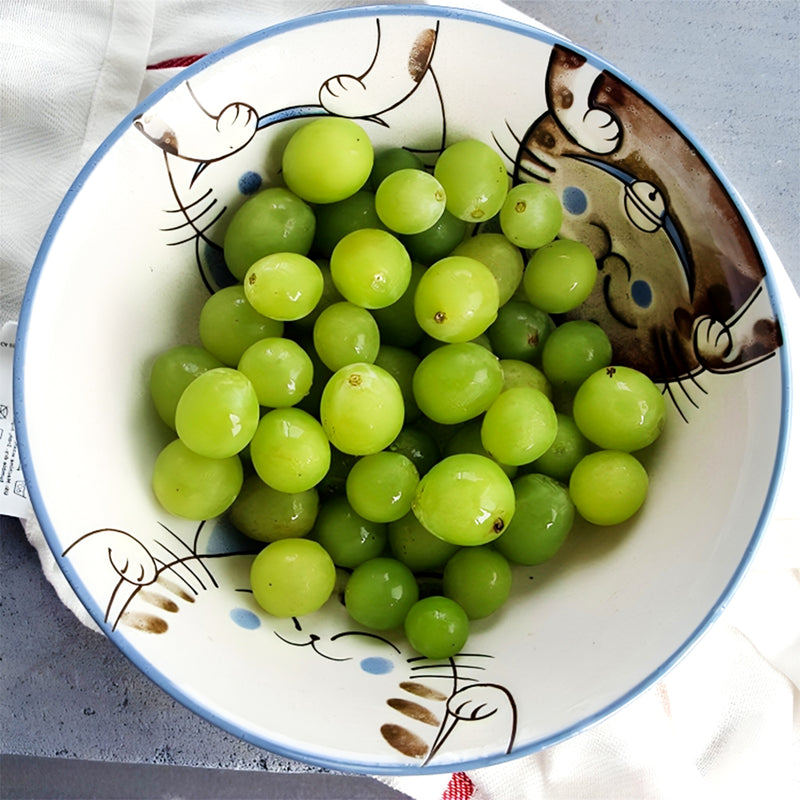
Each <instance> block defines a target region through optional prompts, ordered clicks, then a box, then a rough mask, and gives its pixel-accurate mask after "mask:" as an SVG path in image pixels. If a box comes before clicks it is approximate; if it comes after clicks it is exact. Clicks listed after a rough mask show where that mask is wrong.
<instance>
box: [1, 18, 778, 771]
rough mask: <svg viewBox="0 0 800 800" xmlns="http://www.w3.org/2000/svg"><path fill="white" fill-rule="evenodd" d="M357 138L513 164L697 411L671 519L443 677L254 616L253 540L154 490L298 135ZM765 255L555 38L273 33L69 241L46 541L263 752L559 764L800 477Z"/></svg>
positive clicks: (651, 105) (314, 625)
mask: <svg viewBox="0 0 800 800" xmlns="http://www.w3.org/2000/svg"><path fill="white" fill-rule="evenodd" d="M509 63H513V64H514V65H515V68H514V69H513V70H509V69H507V67H506V65H507V64H509ZM327 113H331V114H339V115H345V116H351V117H355V118H357V119H358V120H359V121H360V122H361V124H362V125H363V126H364V127H365V129H366V130H367V131H368V133H369V135H370V137H371V138H372V139H373V142H374V143H375V145H376V147H382V146H387V145H390V144H391V145H397V144H402V145H404V146H407V147H411V148H415V149H420V150H427V151H431V152H432V153H435V152H438V151H439V150H440V149H441V147H442V144H443V143H445V142H447V143H449V142H452V141H456V140H458V139H462V138H465V137H472V138H479V139H483V140H484V141H486V142H488V143H492V144H495V145H496V146H497V148H498V149H499V150H500V151H501V152H502V153H503V154H505V156H506V158H507V163H508V167H509V172H510V173H513V174H514V175H515V176H516V177H517V178H518V179H524V180H539V179H546V180H548V181H549V182H550V183H551V185H552V186H553V187H554V188H556V189H557V190H558V191H559V192H561V193H562V198H563V200H564V204H565V207H566V209H567V212H568V213H567V214H566V215H565V217H566V222H565V227H564V230H563V231H562V233H564V234H565V235H571V236H575V238H581V237H583V238H584V239H587V237H588V239H587V241H589V242H590V243H591V244H592V246H593V247H595V248H596V253H597V255H598V257H599V262H598V264H599V268H600V280H599V281H598V287H599V288H598V293H597V294H596V295H595V296H594V298H593V299H592V300H590V301H589V303H588V304H587V305H586V309H588V311H587V313H588V315H589V316H590V317H591V318H596V319H598V320H601V321H602V324H603V325H604V326H605V327H606V329H607V330H608V332H609V334H610V335H611V338H612V341H613V342H614V345H615V360H616V361H617V362H618V363H630V364H632V365H634V366H638V367H639V368H641V369H643V370H645V371H647V372H648V373H649V374H651V376H652V377H653V378H654V379H655V380H656V381H657V382H659V383H660V384H662V385H663V386H664V389H665V392H666V394H667V397H668V399H669V401H670V402H669V403H668V407H669V412H668V421H667V428H666V432H665V434H664V436H663V437H662V440H661V441H660V442H659V443H658V445H657V447H655V448H651V449H650V452H648V453H646V454H645V455H644V459H645V463H646V465H647V467H648V469H649V472H650V476H651V490H650V495H649V497H648V500H647V502H646V504H645V506H644V508H643V509H642V511H641V512H640V513H639V514H638V515H637V516H636V517H635V518H634V520H632V521H631V522H630V523H628V524H626V525H623V526H620V527H619V528H616V529H613V530H599V529H595V528H592V527H591V526H588V525H583V524H580V523H579V524H578V525H576V528H575V530H574V531H573V533H572V534H571V536H570V538H569V539H568V541H567V544H566V545H565V546H564V548H563V549H562V550H561V551H560V552H559V554H558V555H557V556H556V557H555V558H554V559H552V560H551V561H550V562H548V563H547V564H544V565H541V566H538V567H530V568H524V567H518V568H516V571H515V577H514V586H513V592H512V598H511V601H510V602H509V603H508V604H507V605H506V607H505V608H503V609H502V610H501V611H500V612H499V613H498V614H496V615H495V616H494V617H493V618H490V619H487V620H484V621H481V622H477V623H474V624H473V627H472V633H471V637H470V641H469V644H468V652H467V653H465V654H462V655H459V656H457V657H455V658H453V659H447V660H444V661H442V662H436V663H434V662H430V661H428V660H426V659H422V658H420V657H418V656H417V655H416V654H415V653H414V652H412V651H411V650H410V648H409V647H408V645H407V644H406V642H405V640H404V639H403V637H402V636H401V635H394V634H391V635H386V636H380V637H376V636H374V635H369V634H367V635H365V633H366V632H365V631H363V630H362V629H360V628H359V627H358V626H357V625H355V624H354V623H353V622H352V621H351V620H350V619H349V618H348V616H347V614H346V613H345V610H344V608H343V606H342V604H341V603H340V601H339V599H338V597H336V596H334V597H332V598H331V600H330V601H329V602H328V603H327V604H326V605H325V606H324V607H323V609H322V610H320V611H319V612H316V613H314V614H311V615H309V616H307V617H304V618H302V619H300V620H281V619H274V618H270V617H269V616H268V615H266V614H265V613H263V612H262V611H260V609H259V608H258V607H257V606H256V604H255V603H254V601H253V599H252V596H251V594H250V593H248V591H247V589H248V570H249V564H250V561H251V559H252V557H253V555H252V543H250V544H248V543H246V542H244V541H243V540H242V538H240V537H237V536H236V535H235V534H233V533H232V531H231V527H230V525H229V524H228V523H226V522H225V520H224V519H219V520H209V521H207V522H205V523H200V524H198V523H193V522H188V521H185V520H180V519H178V518H174V517H170V516H169V515H168V514H166V513H165V512H164V511H163V510H162V509H161V508H160V507H159V506H158V504H157V503H156V502H155V500H154V498H153V496H152V492H151V488H150V472H151V468H152V463H153V460H154V458H155V455H156V453H157V452H158V450H159V449H160V447H161V446H163V444H164V443H165V442H166V440H167V438H169V437H168V434H167V433H166V432H165V430H164V429H163V428H162V427H159V424H158V423H157V421H156V417H155V414H154V412H153V410H152V409H151V406H150V402H149V397H148V391H147V376H148V371H149V366H150V364H151V362H152V359H153V357H154V355H155V354H157V353H158V352H159V351H161V350H163V349H165V348H167V347H169V346H171V345H174V344H179V343H185V342H194V341H196V340H197V333H196V322H197V315H198V311H199V308H200V306H201V304H202V302H203V301H204V299H205V298H206V297H207V296H208V292H209V287H214V286H215V285H216V284H217V283H218V282H219V281H223V280H224V265H223V264H222V261H221V258H220V256H219V252H220V250H219V243H220V241H221V231H222V229H223V226H224V224H225V221H226V220H227V219H228V218H229V216H230V214H231V212H232V210H233V209H235V208H236V207H237V206H238V205H239V204H240V203H241V202H242V201H243V199H244V197H245V195H246V194H247V193H249V192H252V191H253V189H254V188H255V187H256V186H258V185H266V184H268V183H273V182H279V173H278V166H279V158H278V157H277V155H276V154H278V153H279V152H280V149H281V146H282V144H283V143H284V142H285V141H286V139H287V137H288V135H289V133H290V132H291V131H292V130H294V129H295V128H296V127H297V126H298V125H299V124H301V123H302V122H303V120H304V119H306V118H308V116H313V115H319V114H327ZM601 226H602V227H601ZM764 252H765V250H764V242H763V241H762V240H761V238H760V234H759V232H758V231H757V229H756V226H755V224H754V222H753V220H752V219H751V218H750V216H749V213H748V212H747V210H746V209H745V208H744V207H743V205H742V203H741V202H740V200H739V198H738V197H737V195H736V194H735V192H734V190H733V189H732V188H731V187H730V186H729V185H728V183H727V182H726V180H725V178H724V177H723V176H722V175H720V173H719V171H718V170H717V169H716V168H715V166H714V165H713V164H712V163H711V161H710V159H709V158H708V157H707V156H706V155H705V154H704V152H703V149H702V147H701V146H700V145H699V144H698V143H696V142H695V141H694V140H693V139H692V138H691V136H690V135H689V134H688V133H687V132H686V131H685V130H684V129H683V128H682V127H681V125H680V124H679V123H678V122H676V121H675V120H674V119H673V118H672V117H671V116H670V114H669V112H668V111H666V110H665V109H664V108H662V107H661V106H660V105H659V103H658V102H657V101H656V100H655V99H654V98H652V97H649V96H648V95H647V94H646V92H645V91H644V90H642V89H641V88H639V87H637V86H636V84H635V83H633V82H632V81H630V80H629V79H628V78H626V77H625V76H623V75H621V74H620V73H619V72H618V71H617V70H616V69H615V68H614V67H612V66H611V65H609V64H607V63H605V62H604V61H603V60H602V59H600V58H599V57H597V56H596V55H593V54H591V53H588V52H586V51H585V50H583V49H581V48H580V47H578V46H575V45H572V44H570V43H568V42H567V41H565V40H562V39H560V38H558V37H556V36H554V35H551V34H550V33H547V32H543V31H541V30H538V29H535V28H532V27H526V26H524V25H521V24H517V23H516V22H510V21H507V20H502V19H498V18H493V17H488V16H485V15H482V14H479V13H473V12H462V11H454V10H452V9H437V8H433V7H425V6H409V7H403V6H391V7H385V8H380V7H373V8H364V9H350V10H344V11H339V12H331V13H326V14H321V15H317V16H313V17H308V18H303V19H298V20H295V21H292V22H290V23H287V24H283V25H279V26H276V27H274V28H271V29H268V30H265V31H261V32H258V33H255V34H253V35H252V36H249V37H247V38H245V39H243V40H241V41H239V42H237V43H235V44H233V45H231V46H230V47H227V48H225V49H224V50H222V51H220V52H217V53H215V54H213V55H210V56H208V57H206V58H204V59H202V60H201V61H199V62H198V63H196V64H194V65H192V66H191V67H189V68H188V69H187V70H185V71H184V72H183V73H181V74H180V75H179V76H178V77H176V78H175V79H174V80H172V81H171V82H169V83H168V84H167V85H166V86H164V87H163V88H161V89H160V90H158V91H157V92H156V93H155V94H154V95H153V96H152V97H150V98H149V99H148V100H147V101H146V102H145V103H144V104H142V106H140V107H139V108H137V109H134V110H133V111H132V112H131V113H130V114H129V115H128V116H127V117H126V118H125V119H124V120H123V121H122V122H121V123H120V125H119V126H118V127H117V128H116V130H115V131H114V132H113V133H112V135H111V136H110V137H109V138H108V140H107V141H106V142H105V143H104V144H103V145H102V146H101V147H100V149H99V150H98V151H97V153H95V155H94V156H93V157H92V158H91V160H90V161H89V162H88V164H87V165H86V166H85V168H84V169H83V170H82V172H81V173H80V175H79V177H78V179H77V180H76V182H75V184H74V185H73V187H72V188H71V189H70V191H69V193H68V194H67V196H66V198H65V199H64V201H63V203H62V205H61V207H60V209H59V211H58V213H57V215H56V217H55V219H54V221H53V223H52V225H51V227H50V229H49V231H48V233H47V236H46V238H45V241H44V244H43V246H42V248H41V251H40V253H39V256H38V259H37V261H36V264H35V266H34V269H33V272H32V275H31V279H30V283H29V287H28V290H27V294H26V297H25V302H24V307H23V312H22V316H21V319H20V325H19V336H18V342H17V347H16V363H15V368H16V380H15V408H16V411H17V432H18V436H19V446H20V452H21V456H22V459H23V467H24V471H25V475H26V479H27V482H28V486H29V489H30V493H31V496H32V500H33V503H34V508H35V511H36V514H37V517H38V519H39V521H40V522H41V525H42V527H43V529H44V532H45V535H46V537H47V540H48V543H49V545H50V547H51V549H52V550H53V553H54V554H55V556H56V558H57V560H58V563H59V565H60V566H61V568H62V569H63V571H64V572H65V574H66V576H67V577H68V579H69V581H70V582H71V584H72V586H73V587H74V589H75V591H76V592H77V594H78V595H79V597H80V598H81V600H82V601H83V603H84V604H85V605H86V607H87V609H88V610H89V611H90V613H91V614H92V615H93V617H94V619H95V620H96V621H97V623H98V624H99V625H100V626H101V627H102V628H103V630H104V631H105V633H106V635H107V636H108V637H109V638H110V639H111V640H112V641H113V642H114V643H115V644H116V645H117V646H118V647H119V648H120V649H121V650H122V651H123V652H124V653H125V654H126V655H127V656H128V657H129V658H130V659H131V660H132V661H133V662H134V663H135V664H136V665H137V666H138V667H139V668H141V669H142V670H143V671H144V673H145V674H147V675H148V676H149V677H150V678H152V680H153V681H154V682H155V683H156V684H157V685H158V686H160V687H161V688H162V689H164V690H165V691H167V692H168V693H170V694H171V695H172V696H173V697H175V698H176V699H177V700H179V701H180V702H182V703H184V704H185V705H186V706H188V707H189V708H190V709H192V710H194V711H195V712H196V713H198V714H199V715H201V716H202V717H204V718H205V719H208V720H210V721H211V722H213V723H215V724H217V725H219V726H220V727H222V728H223V729H226V730H228V731H230V732H232V733H233V734H235V735H237V736H239V737H241V738H243V739H245V740H247V741H249V742H251V743H254V744H256V745H259V746H262V747H264V748H266V749H268V750H271V751H273V752H275V753H279V754H282V755H285V756H288V757H291V758H295V759H300V760H305V761H308V762H311V763H314V764H317V765H321V766H324V767H330V768H334V769H340V770H347V771H355V772H369V773H376V774H377V773H406V774H410V773H416V772H426V771H452V770H454V769H456V768H457V769H466V768H471V767H477V766H486V765H489V764H493V763H497V762H501V761H504V760H507V759H511V758H517V757H519V756H521V755H524V754H526V753H531V752H533V751H536V750H538V749H541V748H544V747H547V746H549V745H552V744H554V743H556V742H558V741H560V740H563V739H565V738H567V737H569V736H572V735H574V734H576V733H578V732H579V731H581V730H583V729H585V728H586V727H587V726H589V725H591V724H592V723H594V722H596V721H598V720H600V719H602V718H603V717H605V716H607V715H608V714H610V713H612V712H614V711H615V710H616V709H618V708H620V707H621V706H622V705H623V704H625V703H626V702H628V701H629V700H630V699H631V698H633V697H635V696H636V695H637V694H638V693H640V692H641V691H643V690H644V689H645V688H646V687H648V686H650V685H651V684H652V683H653V682H654V681H656V680H658V679H659V678H660V677H661V676H663V675H664V673H665V672H666V671H667V670H668V669H670V667H672V666H673V665H674V664H675V663H676V662H677V661H678V660H679V659H680V658H681V657H682V656H683V655H684V654H685V653H686V652H687V650H688V649H689V648H690V647H691V646H692V644H693V643H694V642H696V640H697V639H698V637H699V636H700V635H701V634H702V633H703V631H704V630H705V629H706V628H708V626H709V625H710V624H711V623H712V622H713V621H714V619H715V618H716V617H717V616H718V615H719V613H720V611H721V610H722V609H723V608H724V606H725V605H726V603H727V602H728V601H729V599H730V597H731V595H732V593H733V591H734V590H735V588H736V585H737V583H738V582H739V580H740V579H741V577H742V575H743V573H744V571H745V569H746V567H747V565H748V562H749V561H750V559H751V557H752V555H753V552H754V549H755V548H756V545H757V543H758V539H759V537H760V535H761V532H762V530H763V528H764V525H765V523H766V520H767V518H768V515H769V510H770V506H771V503H772V501H773V495H774V493H775V490H776V486H777V481H778V477H779V474H780V469H781V464H782V461H783V458H784V451H785V449H786V430H787V426H788V415H787V404H786V398H787V396H788V387H789V380H790V378H789V368H788V362H787V359H786V354H785V347H783V346H782V344H781V334H780V330H781V328H780V322H779V311H778V308H777V302H776V301H775V299H774V298H775V290H774V286H773V283H772V278H771V276H770V273H769V268H768V266H767V265H766V259H765V256H764ZM642 256H644V258H643V259H642ZM603 292H605V294H604V293H603Z"/></svg>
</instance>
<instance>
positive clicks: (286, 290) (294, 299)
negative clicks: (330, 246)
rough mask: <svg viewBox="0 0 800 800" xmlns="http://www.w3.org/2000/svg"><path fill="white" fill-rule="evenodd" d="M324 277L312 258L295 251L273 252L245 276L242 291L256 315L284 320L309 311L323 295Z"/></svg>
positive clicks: (293, 318) (251, 268) (260, 260)
mask: <svg viewBox="0 0 800 800" xmlns="http://www.w3.org/2000/svg"><path fill="white" fill-rule="evenodd" d="M324 283H325V281H324V278H323V277H322V272H321V271H320V268H319V267H318V266H317V265H316V263H315V262H314V261H312V260H311V259H310V258H308V257H306V256H302V255H299V254H298V253H273V254H272V255H269V256H264V258H260V259H259V260H258V261H256V262H255V264H253V265H252V266H251V267H250V269H248V270H247V273H246V274H245V276H244V294H245V297H246V298H247V301H248V302H249V303H250V305H251V306H253V308H254V309H255V310H256V311H258V313H259V314H263V315H264V316H265V317H270V319H276V320H280V321H283V322H288V321H290V320H295V319H300V318H301V317H304V316H306V314H310V313H311V312H312V311H313V310H314V307H315V306H316V305H317V303H318V302H319V301H320V298H321V297H322V289H323V287H324Z"/></svg>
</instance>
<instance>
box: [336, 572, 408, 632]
mask: <svg viewBox="0 0 800 800" xmlns="http://www.w3.org/2000/svg"><path fill="white" fill-rule="evenodd" d="M418 598H419V588H418V587H417V581H416V579H415V578H414V573H413V572H411V570H410V569H409V568H408V567H407V566H406V565H405V564H401V563H400V562H399V561H397V560H396V559H394V558H385V557H384V558H380V557H379V558H372V559H370V560H369V561H365V562H364V563H363V564H359V565H358V566H357V567H356V568H355V569H354V570H353V573H352V575H350V578H349V579H348V581H347V585H346V586H345V589H344V605H345V608H346V609H347V612H348V614H350V616H351V617H352V618H353V619H354V620H355V621H356V622H358V623H360V624H361V625H366V626H367V627H368V628H372V629H373V630H379V631H385V630H390V629H392V628H398V627H400V626H401V625H402V624H403V620H404V619H405V618H406V614H407V613H408V610H409V609H410V608H411V606H413V605H414V603H416V602H417V599H418Z"/></svg>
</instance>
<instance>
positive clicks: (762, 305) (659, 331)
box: [514, 47, 782, 407]
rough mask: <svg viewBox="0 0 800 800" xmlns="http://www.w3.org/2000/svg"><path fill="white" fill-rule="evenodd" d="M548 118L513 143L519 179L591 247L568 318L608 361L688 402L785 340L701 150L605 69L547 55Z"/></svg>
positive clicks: (745, 239) (754, 258)
mask: <svg viewBox="0 0 800 800" xmlns="http://www.w3.org/2000/svg"><path fill="white" fill-rule="evenodd" d="M547 98H548V111H547V112H546V113H545V114H543V115H542V116H540V117H539V118H538V119H536V120H535V121H534V123H533V124H532V125H531V126H530V128H529V129H528V130H527V131H526V132H525V134H524V135H523V136H522V137H520V146H519V149H518V151H517V154H516V158H515V163H514V179H515V181H523V180H525V181H541V182H545V183H548V184H549V185H550V186H552V187H553V189H554V190H555V191H556V192H557V193H558V195H559V196H560V197H561V198H562V203H563V206H564V211H565V213H564V224H563V227H562V230H561V235H562V236H566V237H569V238H574V239H578V240H580V241H583V242H584V243H586V244H587V245H588V246H589V247H590V248H591V250H592V252H593V254H594V255H595V257H596V259H597V262H598V270H599V273H598V281H597V284H596V286H595V290H594V292H593V294H592V295H591V296H590V298H589V299H588V300H587V301H586V302H585V303H584V304H583V305H582V306H581V307H580V308H579V309H577V310H576V311H574V312H572V313H570V314H569V315H567V316H568V317H572V318H584V319H591V320H594V321H596V322H598V323H599V324H600V325H601V326H602V327H603V328H604V330H605V331H606V332H607V333H608V335H609V337H610V339H611V341H612V345H613V346H614V351H615V357H616V358H617V360H620V361H621V362H624V363H627V364H628V365H630V366H633V367H636V368H638V369H640V370H642V371H644V372H645V373H647V374H648V375H649V376H650V377H651V378H653V379H654V380H655V381H657V382H661V383H664V384H665V386H666V388H667V391H668V393H670V394H671V396H672V397H673V400H675V401H676V406H678V407H680V402H679V400H680V399H683V398H681V397H679V395H685V397H686V398H688V399H689V400H690V402H692V397H691V394H692V393H691V390H690V388H687V386H691V384H692V382H694V381H695V380H696V376H697V375H699V374H700V373H702V372H703V371H705V370H708V371H710V372H716V373H724V372H731V371H735V370H739V369H743V368H745V367H748V366H751V365H753V364H756V363H758V362H759V361H761V360H763V359H765V358H768V357H770V356H771V355H773V354H774V352H775V350H776V348H777V347H779V345H780V344H781V342H782V339H781V332H780V329H779V326H778V323H777V321H776V319H775V315H774V312H773V310H772V307H771V305H770V301H769V297H768V294H767V291H766V288H765V284H764V274H765V270H764V267H763V264H762V261H761V258H760V256H759V254H758V252H757V250H756V248H755V245H754V242H753V239H752V237H751V235H750V233H749V231H748V230H747V227H746V225H745V224H744V222H743V221H742V220H741V217H740V216H739V214H738V212H737V210H736V208H735V206H734V204H733V202H732V200H731V199H730V197H729V195H728V193H727V192H726V190H725V188H724V187H723V186H722V185H721V184H720V182H719V180H718V179H717V178H716V177H715V176H714V174H713V172H712V171H711V169H710V167H709V166H708V164H707V163H706V161H705V160H704V159H703V156H702V155H701V154H700V153H698V152H697V150H695V149H694V148H693V147H692V145H691V144H690V143H689V142H688V141H687V140H686V139H685V138H684V137H683V136H682V135H681V134H680V133H679V132H678V131H676V130H675V129H674V128H673V127H672V126H671V125H670V124H669V123H668V121H667V120H666V119H665V118H664V117H663V115H661V114H660V113H659V112H658V111H657V110H656V109H654V108H653V107H652V106H651V105H650V104H649V103H648V102H647V101H646V100H644V98H642V97H641V96H639V95H638V94H637V93H636V92H634V91H633V90H632V89H631V88H629V87H627V86H626V85H624V84H623V83H622V82H621V81H619V80H618V79H617V78H615V77H614V76H613V75H610V74H609V73H607V72H605V71H599V70H597V69H595V68H594V67H592V65H590V64H588V63H587V62H586V61H585V59H584V58H583V57H582V56H580V55H578V54H576V53H573V52H571V51H569V50H567V49H565V48H563V47H554V48H553V51H552V55H551V59H550V65H549V71H548V79H547Z"/></svg>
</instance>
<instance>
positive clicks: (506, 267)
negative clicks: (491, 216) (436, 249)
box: [451, 232, 525, 306]
mask: <svg viewBox="0 0 800 800" xmlns="http://www.w3.org/2000/svg"><path fill="white" fill-rule="evenodd" d="M451 255H454V256H468V257H469V258H475V259H477V260H478V261H480V262H481V263H482V264H485V265H486V266H487V267H488V268H489V270H490V271H491V273H492V275H494V277H495V280H496V281H497V289H498V304H499V305H500V306H504V305H505V304H506V303H507V302H508V301H509V300H510V299H511V298H512V297H513V296H514V293H515V292H516V291H517V289H518V288H519V286H520V283H521V282H522V275H523V273H524V272H525V260H524V259H523V257H522V253H521V252H520V249H519V248H518V247H517V246H516V245H515V244H512V243H511V242H510V241H509V240H508V239H506V237H505V236H503V234H502V233H492V232H486V233H484V232H481V233H478V234H476V235H475V236H470V237H469V238H467V239H464V241H462V242H461V243H460V244H459V245H457V246H456V247H455V249H454V250H453V251H452V253H451Z"/></svg>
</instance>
